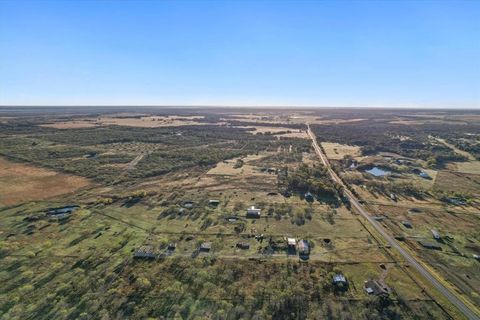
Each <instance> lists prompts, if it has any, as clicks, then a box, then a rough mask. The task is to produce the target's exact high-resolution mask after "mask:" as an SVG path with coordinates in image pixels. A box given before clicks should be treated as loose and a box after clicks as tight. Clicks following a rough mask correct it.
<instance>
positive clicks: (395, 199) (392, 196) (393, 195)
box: [390, 193, 397, 201]
mask: <svg viewBox="0 0 480 320" xmlns="http://www.w3.org/2000/svg"><path fill="white" fill-rule="evenodd" d="M390 199H392V200H393V201H397V196H396V195H395V194H394V193H390Z"/></svg>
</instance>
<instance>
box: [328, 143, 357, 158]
mask: <svg viewBox="0 0 480 320" xmlns="http://www.w3.org/2000/svg"><path fill="white" fill-rule="evenodd" d="M322 147H323V149H324V150H325V153H326V154H327V157H328V158H329V159H333V160H341V159H343V157H344V156H347V155H349V156H352V157H357V156H360V155H361V152H360V147H357V146H349V145H346V144H339V143H332V142H322Z"/></svg>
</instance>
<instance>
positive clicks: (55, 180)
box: [0, 158, 90, 206]
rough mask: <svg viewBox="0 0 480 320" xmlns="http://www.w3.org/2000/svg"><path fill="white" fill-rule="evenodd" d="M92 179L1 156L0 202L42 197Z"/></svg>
mask: <svg viewBox="0 0 480 320" xmlns="http://www.w3.org/2000/svg"><path fill="white" fill-rule="evenodd" d="M89 184H90V182H89V180H88V179H86V178H83V177H78V176H72V175H66V174H62V173H58V172H55V171H52V170H48V169H43V168H38V167H34V166H30V165H25V164H21V163H14V162H10V161H7V160H5V159H1V158H0V206H11V205H14V204H17V203H21V202H25V201H31V200H42V199H47V198H51V197H54V196H58V195H62V194H66V193H70V192H73V191H75V190H78V189H80V188H82V187H85V186H87V185H89Z"/></svg>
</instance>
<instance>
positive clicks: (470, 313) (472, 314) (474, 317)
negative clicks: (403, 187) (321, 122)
mask: <svg viewBox="0 0 480 320" xmlns="http://www.w3.org/2000/svg"><path fill="white" fill-rule="evenodd" d="M307 127H308V135H309V136H310V138H311V139H312V142H313V148H314V149H315V153H316V154H317V155H318V157H319V158H320V160H321V161H322V163H323V165H324V166H325V167H327V169H328V173H329V174H330V176H331V178H332V179H333V180H334V181H335V182H337V183H339V184H340V185H342V186H343V187H344V190H345V194H346V196H347V197H348V199H349V200H350V203H351V204H352V206H354V207H355V209H357V211H358V212H359V213H360V214H361V215H362V216H363V217H364V218H365V219H367V220H368V222H370V224H371V225H372V226H373V227H374V228H375V230H377V232H378V233H380V234H381V235H382V237H383V238H384V239H385V240H386V241H387V242H388V243H389V244H390V245H391V246H392V247H393V248H395V249H397V251H398V252H400V254H401V255H402V256H403V257H404V258H405V260H406V261H407V262H408V263H409V264H410V265H411V266H412V267H414V268H415V269H416V270H417V271H418V272H419V273H420V274H421V275H423V276H424V277H425V278H426V279H427V280H428V281H429V282H430V283H431V284H432V285H433V286H434V287H435V288H437V290H438V291H440V292H441V293H442V294H443V295H444V296H445V297H446V298H447V299H448V300H449V301H450V302H451V303H452V304H454V305H455V306H456V307H457V308H458V309H459V310H460V311H461V312H462V313H463V314H464V315H465V317H467V318H468V319H471V320H478V319H480V316H479V315H478V314H477V313H476V311H475V310H473V307H470V306H468V305H467V304H465V303H464V302H463V301H462V300H460V299H459V298H458V297H457V296H456V294H455V293H453V292H452V291H451V290H450V289H449V288H447V287H445V286H444V285H443V284H442V283H441V282H440V281H438V280H437V278H436V277H435V275H433V274H432V273H431V272H430V271H429V270H428V269H426V268H425V267H424V266H423V265H422V264H420V263H419V262H418V261H417V260H416V258H415V257H414V256H412V255H411V254H410V253H409V252H407V251H406V250H405V249H403V248H402V247H401V246H400V244H399V243H398V242H397V241H396V240H395V239H394V238H393V237H392V236H391V235H389V234H388V233H387V232H386V231H385V229H384V228H383V227H382V226H381V225H380V224H379V223H378V222H377V221H375V220H374V219H373V218H372V217H371V216H370V215H369V214H368V213H367V212H366V211H365V209H364V208H363V207H362V205H361V204H360V203H359V202H358V199H357V198H356V197H355V196H354V195H353V193H351V192H350V190H348V189H347V188H346V186H345V184H344V183H343V181H342V180H341V179H340V178H339V177H338V175H337V174H336V172H335V171H333V169H332V167H331V166H330V163H329V162H328V159H327V156H326V155H325V154H324V153H323V151H322V149H321V148H320V147H319V146H318V143H317V138H316V137H315V135H314V133H313V132H312V130H311V129H310V125H309V124H308V123H307Z"/></svg>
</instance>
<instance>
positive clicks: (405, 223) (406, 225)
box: [402, 220, 413, 229]
mask: <svg viewBox="0 0 480 320" xmlns="http://www.w3.org/2000/svg"><path fill="white" fill-rule="evenodd" d="M402 224H403V225H404V226H405V228H408V229H412V228H413V226H412V223H411V222H410V221H408V220H403V221H402Z"/></svg>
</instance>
